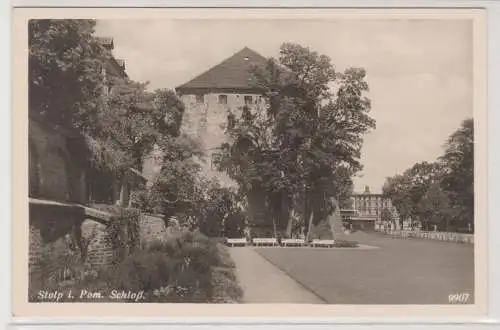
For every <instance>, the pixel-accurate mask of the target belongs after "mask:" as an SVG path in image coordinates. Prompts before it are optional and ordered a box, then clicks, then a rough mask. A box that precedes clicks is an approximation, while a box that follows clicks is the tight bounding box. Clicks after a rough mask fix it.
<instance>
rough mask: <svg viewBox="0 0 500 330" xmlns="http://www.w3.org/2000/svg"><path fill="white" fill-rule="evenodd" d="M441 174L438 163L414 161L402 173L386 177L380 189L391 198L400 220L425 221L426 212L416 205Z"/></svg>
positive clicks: (440, 167) (439, 178)
mask: <svg viewBox="0 0 500 330" xmlns="http://www.w3.org/2000/svg"><path fill="white" fill-rule="evenodd" d="M441 176H442V166H441V165H440V164H439V163H430V162H420V163H416V164H415V165H413V166H412V167H411V168H409V169H408V170H406V171H405V172H404V173H403V174H402V175H396V176H394V177H392V178H387V180H386V183H385V184H384V187H383V189H382V191H383V193H384V195H385V196H386V197H388V198H390V199H391V201H392V204H393V205H394V207H395V208H396V210H397V211H398V213H399V216H400V218H401V219H400V220H404V219H419V220H421V221H422V222H423V223H425V222H426V221H427V217H426V214H427V213H426V212H425V211H423V210H424V209H422V208H420V207H418V205H419V203H420V201H421V199H422V198H423V197H424V195H425V194H426V193H427V191H428V190H429V188H430V187H431V185H433V184H439V182H440V180H441Z"/></svg>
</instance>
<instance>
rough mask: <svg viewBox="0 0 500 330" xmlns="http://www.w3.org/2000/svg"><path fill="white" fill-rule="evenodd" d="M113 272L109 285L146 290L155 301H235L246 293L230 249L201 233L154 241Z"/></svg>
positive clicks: (187, 233)
mask: <svg viewBox="0 0 500 330" xmlns="http://www.w3.org/2000/svg"><path fill="white" fill-rule="evenodd" d="M112 274H114V275H113V276H112V277H111V281H110V282H111V283H110V284H108V287H113V288H116V289H119V290H122V289H123V290H136V291H139V290H144V291H145V292H146V296H147V297H148V301H151V302H170V303H179V302H191V303H193V302H234V301H239V299H240V298H241V295H242V292H241V289H240V288H239V286H238V285H237V283H236V275H235V274H234V263H233V262H232V260H231V259H230V256H229V253H228V252H227V250H226V249H225V248H224V247H223V246H221V245H220V244H217V242H216V241H215V240H212V239H209V238H207V237H206V236H204V235H202V234H201V233H199V232H194V233H193V232H189V231H185V232H180V233H178V234H176V235H175V236H174V237H172V238H171V239H169V240H168V241H166V242H162V241H156V242H152V243H151V244H150V245H149V247H147V248H146V249H141V250H139V251H136V252H135V253H133V254H132V255H130V256H128V257H127V258H126V259H125V260H124V261H123V262H121V263H120V264H119V265H117V266H116V267H115V268H114V269H113V270H112Z"/></svg>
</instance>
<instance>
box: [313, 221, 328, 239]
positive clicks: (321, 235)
mask: <svg viewBox="0 0 500 330" xmlns="http://www.w3.org/2000/svg"><path fill="white" fill-rule="evenodd" d="M309 239H311V240H312V239H333V233H332V229H331V227H330V224H329V223H328V221H321V222H320V223H318V224H317V225H315V226H313V227H312V228H311V233H310V235H309Z"/></svg>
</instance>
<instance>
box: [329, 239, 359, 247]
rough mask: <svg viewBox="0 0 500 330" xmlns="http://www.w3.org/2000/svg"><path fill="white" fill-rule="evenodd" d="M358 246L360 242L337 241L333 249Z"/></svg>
mask: <svg viewBox="0 0 500 330" xmlns="http://www.w3.org/2000/svg"><path fill="white" fill-rule="evenodd" d="M358 246H359V244H358V242H355V241H340V240H336V241H335V242H334V244H333V247H339V248H355V247H358Z"/></svg>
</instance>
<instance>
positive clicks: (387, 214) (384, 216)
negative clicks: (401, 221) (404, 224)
mask: <svg viewBox="0 0 500 330" xmlns="http://www.w3.org/2000/svg"><path fill="white" fill-rule="evenodd" d="M380 219H381V220H382V221H384V222H394V221H393V217H392V213H391V210H389V209H388V208H386V207H384V208H383V209H382V212H380Z"/></svg>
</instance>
